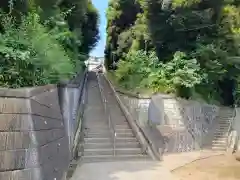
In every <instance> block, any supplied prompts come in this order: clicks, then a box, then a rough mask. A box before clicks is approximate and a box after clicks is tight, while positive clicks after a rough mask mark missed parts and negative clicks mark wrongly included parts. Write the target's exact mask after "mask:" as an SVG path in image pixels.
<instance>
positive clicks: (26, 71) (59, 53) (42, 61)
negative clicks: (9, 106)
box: [0, 13, 74, 88]
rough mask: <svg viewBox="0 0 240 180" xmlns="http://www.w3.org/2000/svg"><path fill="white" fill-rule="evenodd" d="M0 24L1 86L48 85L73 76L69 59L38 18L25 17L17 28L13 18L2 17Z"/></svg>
mask: <svg viewBox="0 0 240 180" xmlns="http://www.w3.org/2000/svg"><path fill="white" fill-rule="evenodd" d="M1 24H2V26H3V33H2V34H0V64H1V68H0V74H1V76H0V86H2V87H11V88H18V87H25V86H38V85H45V84H50V83H57V82H58V81H59V80H60V79H65V78H70V77H71V76H72V75H73V74H74V66H73V63H72V62H71V60H70V58H69V57H68V55H67V54H66V52H65V50H64V49H63V47H62V46H61V45H60V44H59V41H57V40H56V39H55V38H54V36H52V35H51V34H50V33H49V32H48V30H47V28H46V27H44V26H43V25H42V24H41V23H40V18H39V16H38V15H37V14H35V13H32V14H29V15H28V16H26V17H23V18H22V22H21V24H20V25H19V26H17V27H16V26H15V22H14V19H13V18H12V17H10V16H7V15H2V18H1Z"/></svg>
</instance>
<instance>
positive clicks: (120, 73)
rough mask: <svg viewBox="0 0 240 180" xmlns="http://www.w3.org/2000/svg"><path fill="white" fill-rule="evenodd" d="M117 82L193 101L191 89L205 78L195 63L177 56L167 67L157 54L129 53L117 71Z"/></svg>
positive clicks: (183, 56) (129, 86)
mask: <svg viewBox="0 0 240 180" xmlns="http://www.w3.org/2000/svg"><path fill="white" fill-rule="evenodd" d="M116 77H117V81H118V82H120V83H125V86H126V87H128V88H136V87H138V88H143V87H145V88H149V89H152V90H153V91H155V92H163V93H176V94H177V95H179V96H181V97H187V98H188V97H190V96H191V89H192V88H193V87H194V86H195V85H197V84H200V83H201V82H202V80H203V79H204V78H205V77H206V75H205V74H204V73H202V72H201V71H200V66H199V64H198V63H197V60H196V59H190V58H187V56H186V54H184V53H182V52H176V53H175V54H174V58H173V59H172V60H171V61H169V62H168V63H161V62H160V61H159V60H158V58H157V56H156V54H155V53H154V52H150V53H146V52H144V51H136V52H130V53H129V54H128V55H127V57H126V59H125V60H121V61H120V63H119V66H118V70H117V71H116Z"/></svg>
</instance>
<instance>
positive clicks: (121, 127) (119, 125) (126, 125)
mask: <svg viewBox="0 0 240 180" xmlns="http://www.w3.org/2000/svg"><path fill="white" fill-rule="evenodd" d="M115 129H129V125H128V124H117V125H115Z"/></svg>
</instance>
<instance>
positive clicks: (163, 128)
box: [118, 92, 219, 153]
mask: <svg viewBox="0 0 240 180" xmlns="http://www.w3.org/2000/svg"><path fill="white" fill-rule="evenodd" d="M118 96H119V97H120V99H121V100H122V102H123V103H124V104H125V105H126V107H127V109H128V110H129V113H130V114H131V115H132V117H133V119H134V120H135V121H136V123H137V124H138V125H139V126H140V127H141V128H142V130H143V131H144V132H145V134H146V136H147V137H148V138H149V139H150V141H151V143H152V145H153V146H154V148H156V149H157V151H164V152H165V153H174V152H186V151H193V150H199V149H202V148H205V147H206V148H207V147H208V146H209V144H210V143H211V141H212V138H213V132H214V131H213V129H214V126H215V125H216V123H217V122H216V117H217V116H218V111H219V107H217V106H214V105H209V104H203V103H199V102H196V101H187V100H184V99H180V98H175V97H173V96H170V95H161V94H159V95H157V96H156V95H155V96H153V97H152V99H150V98H139V97H133V96H129V95H127V94H123V93H120V92H119V93H118ZM154 97H157V98H156V99H154ZM159 100H160V101H162V104H163V105H162V106H158V102H157V101H159ZM151 101H152V102H154V101H155V103H156V104H155V106H157V107H155V108H156V109H158V110H159V111H160V112H163V116H162V117H163V118H162V117H161V116H159V117H156V118H160V120H159V122H160V124H152V123H151V121H149V117H151V118H152V117H153V116H156V115H155V114H150V113H152V111H151V110H150V109H149V107H150V108H152V107H153V106H152V107H151V106H149V104H150V102H151ZM161 118H162V119H161Z"/></svg>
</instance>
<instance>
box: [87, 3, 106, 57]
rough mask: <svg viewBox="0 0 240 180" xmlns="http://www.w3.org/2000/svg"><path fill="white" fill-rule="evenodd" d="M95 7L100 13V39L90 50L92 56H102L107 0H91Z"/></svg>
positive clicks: (104, 40)
mask: <svg viewBox="0 0 240 180" xmlns="http://www.w3.org/2000/svg"><path fill="white" fill-rule="evenodd" d="M92 2H93V4H94V5H95V7H96V8H97V9H98V11H99V14H100V27H99V28H100V36H101V39H100V41H99V42H98V44H97V46H96V48H95V49H94V50H93V51H92V52H91V55H92V56H100V57H103V56H104V48H105V42H106V25H107V20H106V16H105V13H106V9H107V6H108V0H92Z"/></svg>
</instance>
